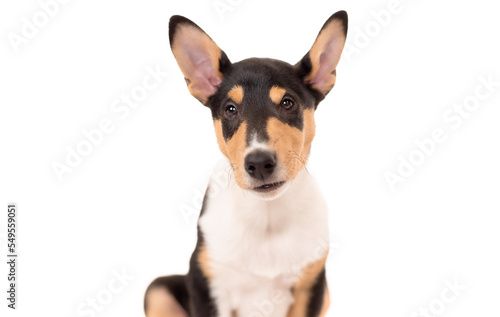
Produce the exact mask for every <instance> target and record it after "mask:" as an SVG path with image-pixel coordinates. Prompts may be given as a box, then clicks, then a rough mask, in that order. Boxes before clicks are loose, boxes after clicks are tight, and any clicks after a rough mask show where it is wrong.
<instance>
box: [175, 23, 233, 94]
mask: <svg viewBox="0 0 500 317" xmlns="http://www.w3.org/2000/svg"><path fill="white" fill-rule="evenodd" d="M194 38H196V39H198V41H193V39H194ZM181 41H184V42H183V43H178V42H181ZM186 41H188V42H186ZM173 44H174V45H173V46H172V52H173V53H174V57H175V59H176V60H177V64H179V68H180V69H181V72H182V74H184V78H186V79H187V80H186V82H187V85H188V89H189V92H190V93H191V95H193V96H194V97H195V98H196V99H198V100H200V101H201V102H202V103H206V102H207V98H206V97H204V96H203V92H202V90H201V87H200V86H199V82H198V78H196V75H197V71H196V66H197V65H195V64H192V63H191V61H190V60H189V58H188V57H187V54H186V53H185V52H184V51H183V50H182V47H183V46H188V47H189V46H193V45H198V46H199V47H198V48H199V49H200V50H203V51H205V52H208V56H209V58H210V63H211V64H212V67H213V69H214V71H215V73H216V75H217V76H218V77H219V78H221V79H222V78H223V76H222V73H221V72H220V71H219V59H220V57H221V54H222V50H221V49H220V48H219V47H218V46H217V44H215V42H214V41H213V40H212V39H211V38H210V37H209V36H208V35H207V34H205V32H203V31H201V30H200V29H198V28H196V27H194V26H192V25H180V26H179V27H178V30H177V32H176V34H175V39H174V41H173ZM213 92H214V93H215V90H214V91H213Z"/></svg>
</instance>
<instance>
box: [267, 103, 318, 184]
mask: <svg viewBox="0 0 500 317" xmlns="http://www.w3.org/2000/svg"><path fill="white" fill-rule="evenodd" d="M303 116H304V128H303V129H302V131H300V130H299V129H297V128H295V127H292V126H290V125H288V124H286V123H283V122H282V121H280V120H278V119H276V118H271V119H269V121H268V122H267V133H268V135H269V139H270V141H269V146H270V147H271V148H273V149H274V150H275V151H276V156H277V157H278V160H279V161H280V164H281V165H282V166H283V168H284V169H285V171H286V173H287V179H288V180H291V179H294V178H295V176H297V174H298V173H299V171H300V170H301V169H302V168H303V167H304V166H305V164H306V162H307V159H308V156H309V149H310V147H311V143H312V140H313V138H314V134H315V129H316V125H315V123H314V110H313V109H308V110H304V112H303Z"/></svg>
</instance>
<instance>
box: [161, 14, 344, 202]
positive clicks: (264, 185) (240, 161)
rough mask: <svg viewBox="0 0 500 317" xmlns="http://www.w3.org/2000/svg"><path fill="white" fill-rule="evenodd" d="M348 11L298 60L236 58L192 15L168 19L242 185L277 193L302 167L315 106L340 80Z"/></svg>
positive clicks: (179, 56)
mask: <svg viewBox="0 0 500 317" xmlns="http://www.w3.org/2000/svg"><path fill="white" fill-rule="evenodd" d="M346 34H347V14H346V13H345V12H344V11H340V12H337V13H335V14H334V15H332V16H331V17H330V19H328V21H327V22H326V23H325V25H324V26H323V28H322V29H321V31H320V33H319V35H318V37H317V38H316V41H315V42H314V44H313V46H312V48H311V50H310V51H309V52H308V53H307V54H306V55H305V56H304V58H303V59H302V60H301V61H300V62H298V63H297V64H296V65H294V66H292V65H290V64H288V63H286V62H282V61H278V60H272V59H263V58H251V59H246V60H243V61H240V62H237V63H234V64H233V63H231V62H230V61H229V59H228V58H227V56H226V54H225V53H224V52H223V51H222V50H221V49H220V48H219V47H218V46H217V45H216V44H215V43H214V42H213V41H212V39H211V38H210V37H209V36H208V35H207V34H206V33H205V32H203V30H202V29H200V28H199V27H198V26H197V25H196V24H194V23H193V22H191V21H190V20H188V19H186V18H184V17H180V16H173V17H172V18H171V19H170V34H169V37H170V45H171V48H172V52H173V53H174V56H175V58H176V60H177V63H178V64H179V67H180V69H181V71H182V73H183V74H184V77H185V80H186V83H187V85H188V89H189V91H190V92H191V94H192V95H193V96H194V97H195V98H197V99H198V100H199V101H200V102H201V103H203V104H204V105H205V106H207V107H209V108H210V109H211V111H212V118H213V122H214V127H215V133H216V136H217V142H218V144H219V148H220V150H221V152H222V154H224V155H225V156H226V157H227V158H228V159H229V161H230V162H231V165H232V168H233V170H234V175H235V180H236V183H237V184H238V186H240V187H241V188H242V189H245V190H250V191H252V192H255V193H257V194H259V195H260V196H262V197H263V198H266V199H272V198H274V197H278V196H279V195H280V194H281V193H283V192H284V191H285V190H286V188H287V187H288V184H290V182H291V181H292V180H293V179H294V178H295V177H296V176H297V174H298V173H299V172H300V171H301V170H302V169H303V168H304V166H305V164H306V162H307V159H308V156H309V151H310V148H311V143H312V140H313V138H314V134H315V123H314V111H315V110H316V107H317V106H318V104H319V102H320V101H321V100H323V98H324V97H325V96H326V94H327V93H328V92H329V91H330V89H331V88H332V87H333V85H334V84H335V79H336V72H335V69H336V66H337V64H338V61H339V59H340V55H341V53H342V49H343V47H344V43H345V39H346Z"/></svg>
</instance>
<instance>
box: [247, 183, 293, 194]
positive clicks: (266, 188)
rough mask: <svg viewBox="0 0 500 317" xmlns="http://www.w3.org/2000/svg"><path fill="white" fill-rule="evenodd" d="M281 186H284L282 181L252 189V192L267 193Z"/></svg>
mask: <svg viewBox="0 0 500 317" xmlns="http://www.w3.org/2000/svg"><path fill="white" fill-rule="evenodd" d="M283 184H285V182H284V181H282V182H276V183H271V184H264V185H262V186H258V187H254V188H253V190H254V191H256V192H259V193H268V192H272V191H273V190H276V189H278V188H280V187H281V186H283Z"/></svg>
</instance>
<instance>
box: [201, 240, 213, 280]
mask: <svg viewBox="0 0 500 317" xmlns="http://www.w3.org/2000/svg"><path fill="white" fill-rule="evenodd" d="M198 263H199V264H200V269H201V271H202V272H203V275H205V277H206V278H207V279H209V280H210V279H212V278H213V274H212V269H211V268H210V258H209V257H208V251H207V248H206V247H205V246H201V247H200V253H198Z"/></svg>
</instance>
